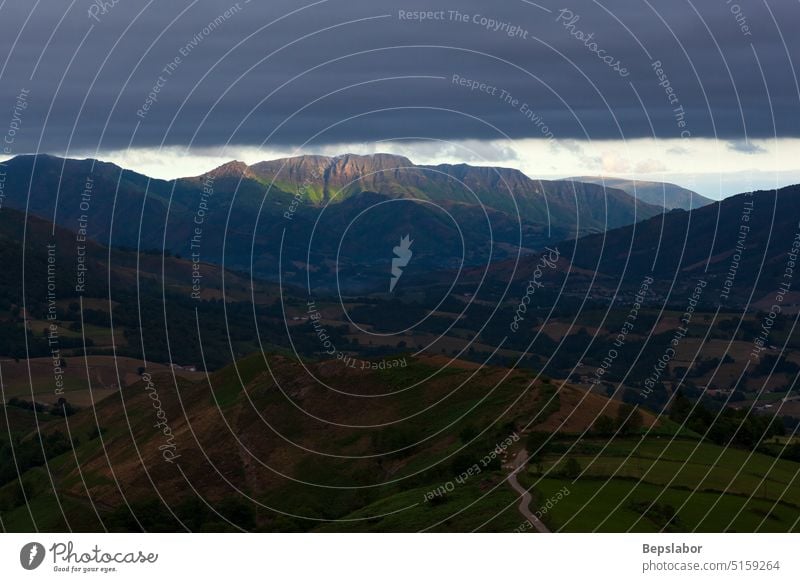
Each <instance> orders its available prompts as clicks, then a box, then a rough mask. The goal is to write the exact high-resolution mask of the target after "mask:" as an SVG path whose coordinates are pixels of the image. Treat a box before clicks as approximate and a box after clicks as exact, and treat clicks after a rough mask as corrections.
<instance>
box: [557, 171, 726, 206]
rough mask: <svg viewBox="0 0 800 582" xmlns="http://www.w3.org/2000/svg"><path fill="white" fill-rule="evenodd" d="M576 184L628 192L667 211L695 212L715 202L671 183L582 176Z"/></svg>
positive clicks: (577, 179) (575, 179)
mask: <svg viewBox="0 0 800 582" xmlns="http://www.w3.org/2000/svg"><path fill="white" fill-rule="evenodd" d="M570 180H574V181H576V182H586V183H589V184H600V185H603V186H606V187H608V188H616V189H617V190H622V191H623V192H627V193H628V194H630V195H631V196H633V197H634V198H636V199H637V200H640V201H641V202H646V203H648V204H653V205H654V206H660V207H662V208H664V209H666V210H674V209H676V208H679V209H682V210H694V209H695V208H701V207H702V206H708V205H709V204H711V203H713V202H714V201H713V200H711V199H710V198H706V197H705V196H701V195H700V194H698V193H697V192H693V191H692V190H689V189H688V188H684V187H683V186H678V185H677V184H670V183H669V182H648V181H644V180H628V179H624V178H609V177H606V176H581V177H577V178H570Z"/></svg>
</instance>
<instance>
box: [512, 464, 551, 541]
mask: <svg viewBox="0 0 800 582" xmlns="http://www.w3.org/2000/svg"><path fill="white" fill-rule="evenodd" d="M527 460H528V451H526V450H525V449H523V450H521V451H520V452H519V453H517V456H516V457H514V468H513V470H512V471H511V474H510V475H509V476H508V483H509V485H511V488H512V489H514V491H516V492H517V493H519V494H520V496H521V499H520V502H519V512H520V513H521V514H522V516H523V517H524V518H525V519H527V520H528V522H530V524H531V525H532V526H533V527H534V529H535V530H536V531H538V532H539V533H550V530H549V529H547V526H546V525H545V524H543V523H542V520H541V519H539V518H538V517H536V516H535V515H534V514H533V513H531V510H530V504H531V494H530V492H529V491H526V490H525V488H524V487H523V486H522V485H520V484H519V481H517V473H519V472H520V471H521V470H522V469H524V468H525V462H526V461H527Z"/></svg>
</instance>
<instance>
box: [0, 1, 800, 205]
mask: <svg viewBox="0 0 800 582" xmlns="http://www.w3.org/2000/svg"><path fill="white" fill-rule="evenodd" d="M112 4H113V2H112V1H111V0H106V2H105V3H103V2H99V1H98V2H91V1H89V0H73V1H72V2H68V1H66V0H38V1H30V2H19V1H3V2H0V7H1V8H0V47H2V49H0V58H3V59H4V60H2V61H0V133H3V134H5V139H4V144H3V145H4V146H5V149H4V150H3V152H2V153H3V154H4V155H5V157H7V156H10V155H15V154H19V153H26V152H34V151H42V152H49V153H54V154H59V155H70V156H97V157H100V158H103V159H114V160H117V161H120V162H122V163H126V164H129V165H132V166H136V167H135V169H140V170H147V171H151V172H156V173H159V168H160V169H161V171H160V175H162V176H166V177H171V176H172V175H179V174H181V173H191V172H193V171H194V170H195V169H199V170H205V169H208V168H207V167H205V166H207V165H209V164H211V165H213V164H214V163H216V162H218V161H220V160H225V159H230V158H234V157H239V158H247V159H246V160H245V161H249V162H254V161H257V160H258V159H264V158H268V157H271V156H273V155H286V154H289V153H292V152H295V151H297V152H311V151H313V152H326V153H344V150H345V149H346V150H349V151H362V152H369V151H379V150H380V151H398V152H400V151H402V152H403V153H406V154H407V155H409V157H411V158H412V159H413V160H414V161H416V162H418V163H428V162H436V161H445V160H447V161H455V160H458V159H463V160H465V161H469V162H471V163H503V164H506V165H511V166H515V167H519V168H521V169H523V170H524V171H526V172H527V173H529V174H531V175H534V176H541V177H554V176H558V175H576V174H577V175H584V174H589V173H591V174H596V173H606V174H609V175H611V174H626V175H631V174H634V175H641V176H642V177H650V178H654V177H658V176H664V177H667V178H673V179H682V180H683V181H684V182H686V181H689V182H691V181H693V180H694V184H686V185H687V186H690V187H691V186H692V185H694V186H695V187H697V188H698V189H700V190H703V193H705V194H707V195H711V196H713V197H719V196H720V195H724V194H725V193H726V191H727V189H732V190H736V191H738V190H744V189H749V188H750V186H751V185H752V184H754V185H755V186H756V187H759V186H764V185H766V186H769V187H771V186H774V185H775V184H774V183H775V182H778V183H787V182H789V181H800V164H798V162H797V160H796V159H797V158H798V156H797V155H795V152H797V153H800V152H798V150H797V145H798V143H799V142H797V141H795V138H799V137H800V114H799V113H800V90H799V89H798V80H797V76H798V75H797V63H798V62H800V38H798V35H797V33H796V28H797V23H798V22H800V2H797V1H796V0H739V1H737V2H734V1H732V0H731V1H728V0H702V1H700V0H697V1H695V2H690V1H685V0H613V1H611V0H604V1H591V0H570V1H569V2H566V3H561V2H559V3H556V2H554V1H553V0H541V2H538V3H533V2H526V1H525V0H498V1H496V2H491V3H490V2H486V1H485V0H484V1H481V2H479V1H476V0H458V1H457V2H456V1H452V0H451V1H450V2H442V3H438V4H435V3H432V2H431V1H430V0H427V1H425V2H420V1H408V2H406V1H400V2H397V1H392V2H388V1H386V0H328V1H320V2H308V3H306V2H302V1H301V2H298V1H293V2H290V1H286V0H269V2H258V1H255V0H254V1H253V2H247V1H245V0H240V2H238V3H236V2H231V1H229V0H221V1H220V0H195V1H191V0H170V2H165V1H159V2H144V1H142V0H117V2H116V4H114V5H112ZM101 5H104V7H102V8H101ZM419 10H424V11H433V14H428V15H426V16H428V17H429V19H426V20H425V21H422V22H421V21H419V20H417V19H416V15H415V14H414V12H415V11H419ZM456 11H457V12H458V14H457V13H456ZM23 103H24V105H23ZM4 118H5V119H4ZM17 128H18V129H17ZM12 133H13V135H11V134H12ZM654 138H657V140H656V141H654ZM631 140H633V141H631ZM9 141H10V142H11V143H9ZM165 148H166V149H165ZM723 184H724V186H721V185H723ZM730 193H733V192H730Z"/></svg>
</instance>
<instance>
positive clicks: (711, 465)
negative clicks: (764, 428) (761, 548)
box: [521, 438, 800, 532]
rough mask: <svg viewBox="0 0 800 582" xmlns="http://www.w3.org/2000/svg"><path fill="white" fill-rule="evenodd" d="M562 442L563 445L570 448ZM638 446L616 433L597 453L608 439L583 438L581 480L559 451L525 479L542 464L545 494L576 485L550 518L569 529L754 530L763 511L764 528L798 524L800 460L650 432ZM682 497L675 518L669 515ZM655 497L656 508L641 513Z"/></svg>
mask: <svg viewBox="0 0 800 582" xmlns="http://www.w3.org/2000/svg"><path fill="white" fill-rule="evenodd" d="M564 444H565V443H563V442H562V443H560V445H561V446H559V447H558V449H561V450H564V449H565V448H566V447H564V446H563V445H564ZM636 444H637V439H616V440H615V441H613V442H612V443H611V445H609V446H608V447H607V448H606V449H605V450H604V451H603V453H602V456H597V455H598V454H600V451H601V450H602V448H603V445H604V443H603V442H602V441H585V442H582V443H580V444H579V445H578V446H577V447H575V449H573V453H572V454H571V455H570V456H571V457H572V458H574V459H576V460H577V461H578V463H579V464H580V466H581V468H582V470H583V475H582V476H581V477H580V478H579V479H578V480H577V481H576V482H575V483H572V480H571V479H567V478H563V477H560V476H557V475H556V474H555V471H553V470H552V469H553V468H554V467H556V465H557V464H558V466H559V467H560V466H561V465H562V464H563V462H562V463H558V457H559V456H560V454H561V453H560V452H559V454H558V455H554V454H552V453H551V454H550V455H548V456H547V457H545V459H544V460H543V462H542V463H541V465H540V466H538V467H531V468H529V470H528V472H527V473H525V474H523V475H522V477H521V481H522V482H523V484H524V485H526V486H528V487H529V486H531V485H533V484H534V483H536V482H537V480H539V478H540V473H538V471H539V469H541V470H542V472H543V473H541V474H544V475H546V477H545V478H544V479H542V480H541V481H540V482H538V483H537V484H536V486H535V493H536V494H537V496H538V497H539V498H541V499H547V497H548V496H549V495H552V494H554V493H555V492H556V491H558V489H559V488H560V487H563V486H566V487H568V488H569V489H570V490H571V495H569V496H568V497H567V498H565V499H564V500H563V501H561V502H560V503H559V504H558V507H555V508H554V509H553V510H552V512H551V514H550V515H549V517H548V518H549V519H551V520H553V526H554V527H555V528H561V527H563V528H564V529H565V531H581V532H583V531H593V530H595V529H599V530H600V531H627V530H628V529H629V528H632V529H633V530H634V531H659V530H660V529H662V528H665V529H667V530H673V531H695V530H697V531H725V530H728V531H755V530H756V528H758V527H759V523H760V522H761V520H762V518H764V516H767V519H766V520H765V523H764V524H763V525H762V526H760V529H759V530H758V531H784V532H785V531H789V530H790V529H791V528H792V527H796V526H794V525H793V524H794V522H795V520H796V519H797V518H798V516H800V488H798V487H797V486H796V481H793V479H794V477H795V476H796V475H797V474H798V472H800V464H798V463H795V462H792V461H787V460H778V461H776V460H775V459H774V458H773V457H770V456H767V455H764V454H761V453H753V454H752V455H751V454H750V452H749V451H746V450H742V449H733V448H727V449H725V448H724V447H720V446H717V445H714V444H710V443H705V442H701V443H699V444H698V442H697V441H693V440H689V439H681V440H676V441H673V442H670V441H669V440H667V439H656V438H648V439H647V440H645V441H644V442H643V443H641V445H640V446H639V447H638V449H637V450H636V451H635V452H633V451H634V448H635V447H636ZM631 453H633V454H631ZM629 454H631V456H630V458H627V457H628V455H629ZM659 457H660V458H659ZM773 465H774V466H773ZM751 494H752V496H753V498H752V500H748V498H749V497H750V496H751ZM595 495H596V497H594V498H593V496H595ZM626 496H627V497H626ZM590 499H591V501H590ZM684 502H686V505H685V507H683V508H681V509H680V511H678V514H677V516H676V518H675V519H674V521H670V520H669V519H667V518H665V514H667V513H669V511H668V510H669V509H670V508H671V509H675V510H677V509H678V508H679V507H681V506H682V505H683V503H684ZM776 502H777V505H776V507H775V509H774V510H773V509H772V505H773V504H774V503H776ZM653 503H656V504H657V505H656V506H655V511H650V512H647V513H646V514H645V515H643V511H644V510H645V508H647V507H649V506H650V505H652V504H653ZM584 504H587V505H586V507H583V505H584ZM742 507H744V510H743V511H742V512H741V514H740V515H738V516H736V518H735V519H734V516H735V515H736V514H737V513H738V512H739V510H740V509H742ZM708 511H710V513H709V515H708V516H706V515H705V514H706V512H708Z"/></svg>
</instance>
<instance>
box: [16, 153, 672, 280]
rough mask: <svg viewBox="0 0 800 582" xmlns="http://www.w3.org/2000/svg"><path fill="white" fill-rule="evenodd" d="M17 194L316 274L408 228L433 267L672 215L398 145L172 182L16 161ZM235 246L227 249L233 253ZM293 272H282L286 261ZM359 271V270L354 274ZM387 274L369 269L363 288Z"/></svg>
mask: <svg viewBox="0 0 800 582" xmlns="http://www.w3.org/2000/svg"><path fill="white" fill-rule="evenodd" d="M4 172H5V174H6V181H5V189H4V194H5V200H4V204H5V205H6V206H7V207H10V208H16V209H18V210H22V211H25V212H28V213H31V214H33V215H36V216H39V217H41V218H44V219H46V220H50V221H53V222H54V223H55V224H57V225H59V226H62V227H64V228H67V229H69V230H73V231H75V230H81V231H82V232H85V234H86V236H87V237H88V238H90V239H92V240H95V241H97V242H100V243H102V244H107V245H108V244H110V245H112V246H117V247H120V246H122V247H130V248H139V249H146V250H152V249H165V250H167V251H169V252H171V253H174V254H178V255H182V256H190V255H192V254H193V253H197V254H198V255H199V256H200V257H201V258H202V260H204V261H208V262H213V263H224V264H225V265H226V266H229V267H233V268H237V269H243V270H250V268H251V266H252V269H253V272H254V273H255V274H256V275H258V276H259V277H263V278H268V279H278V278H281V279H283V280H286V281H302V279H303V276H304V275H307V274H308V271H313V272H315V273H320V275H319V276H320V277H322V278H323V279H322V280H321V281H320V282H319V284H320V285H322V286H327V287H330V286H332V285H333V284H334V281H333V278H332V277H331V276H328V274H329V273H330V272H331V271H332V270H336V269H338V270H340V271H343V272H347V271H348V270H349V271H351V272H352V274H353V275H354V276H355V274H356V273H358V272H362V271H363V270H364V267H365V266H366V267H369V266H371V265H380V269H383V268H384V267H385V265H387V264H388V262H389V260H390V259H391V248H392V247H393V246H394V245H396V244H397V241H398V240H400V238H401V237H403V236H405V235H409V236H410V237H411V238H412V239H415V240H417V244H416V247H415V251H416V252H417V259H416V262H417V263H418V264H419V265H421V266H426V267H427V268H432V269H433V268H449V267H452V266H453V265H455V264H460V263H463V264H466V265H478V264H484V263H486V262H491V261H494V260H498V259H502V258H509V257H513V256H517V255H518V254H520V253H522V254H524V253H527V252H530V251H533V250H536V249H539V248H542V247H543V246H545V245H547V244H551V243H553V242H555V241H561V240H568V239H573V238H576V237H579V236H582V235H585V234H589V233H593V232H603V231H605V230H607V229H609V228H615V227H619V226H624V225H628V224H633V223H634V222H636V221H638V220H642V219H646V218H650V217H653V216H656V215H658V214H660V212H661V209H660V208H659V207H657V206H655V205H651V204H647V203H643V202H640V201H637V200H636V199H635V198H633V197H632V196H630V195H629V194H627V193H625V192H623V191H622V190H618V189H614V188H605V187H603V186H599V185H596V184H587V183H582V182H575V181H542V180H533V179H530V178H528V177H527V176H525V175H524V174H523V173H521V172H519V171H518V170H513V169H508V168H490V167H473V166H469V165H466V164H458V165H439V166H420V165H415V164H413V163H412V162H411V161H409V160H408V159H406V158H403V157H400V156H393V155H388V154H377V155H373V156H356V155H344V156H338V157H333V158H329V157H322V156H300V157H296V158H288V159H281V160H274V161H269V162H262V163H258V164H254V165H251V166H247V165H246V164H244V163H241V162H230V163H228V164H225V165H223V166H221V167H219V168H216V169H215V170H212V171H210V172H208V173H206V174H204V175H202V176H197V177H192V178H182V179H177V180H172V181H165V180H159V179H154V178H150V177H148V176H145V175H142V174H139V173H136V172H132V171H129V170H125V169H123V168H120V167H118V166H116V165H114V164H109V163H105V162H101V161H98V160H91V159H88V160H74V159H63V158H57V157H53V156H48V155H37V156H30V155H29V156H18V157H16V158H13V159H11V160H9V161H8V162H6V163H5V165H4ZM223 249H224V253H223ZM281 264H282V265H283V267H284V270H283V271H282V272H279V271H280V270H279V265H281ZM348 281H349V279H348ZM371 285H373V282H372V281H370V280H369V276H366V278H365V280H363V281H356V282H354V286H355V287H356V288H358V289H362V288H369V287H370V286H371Z"/></svg>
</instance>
